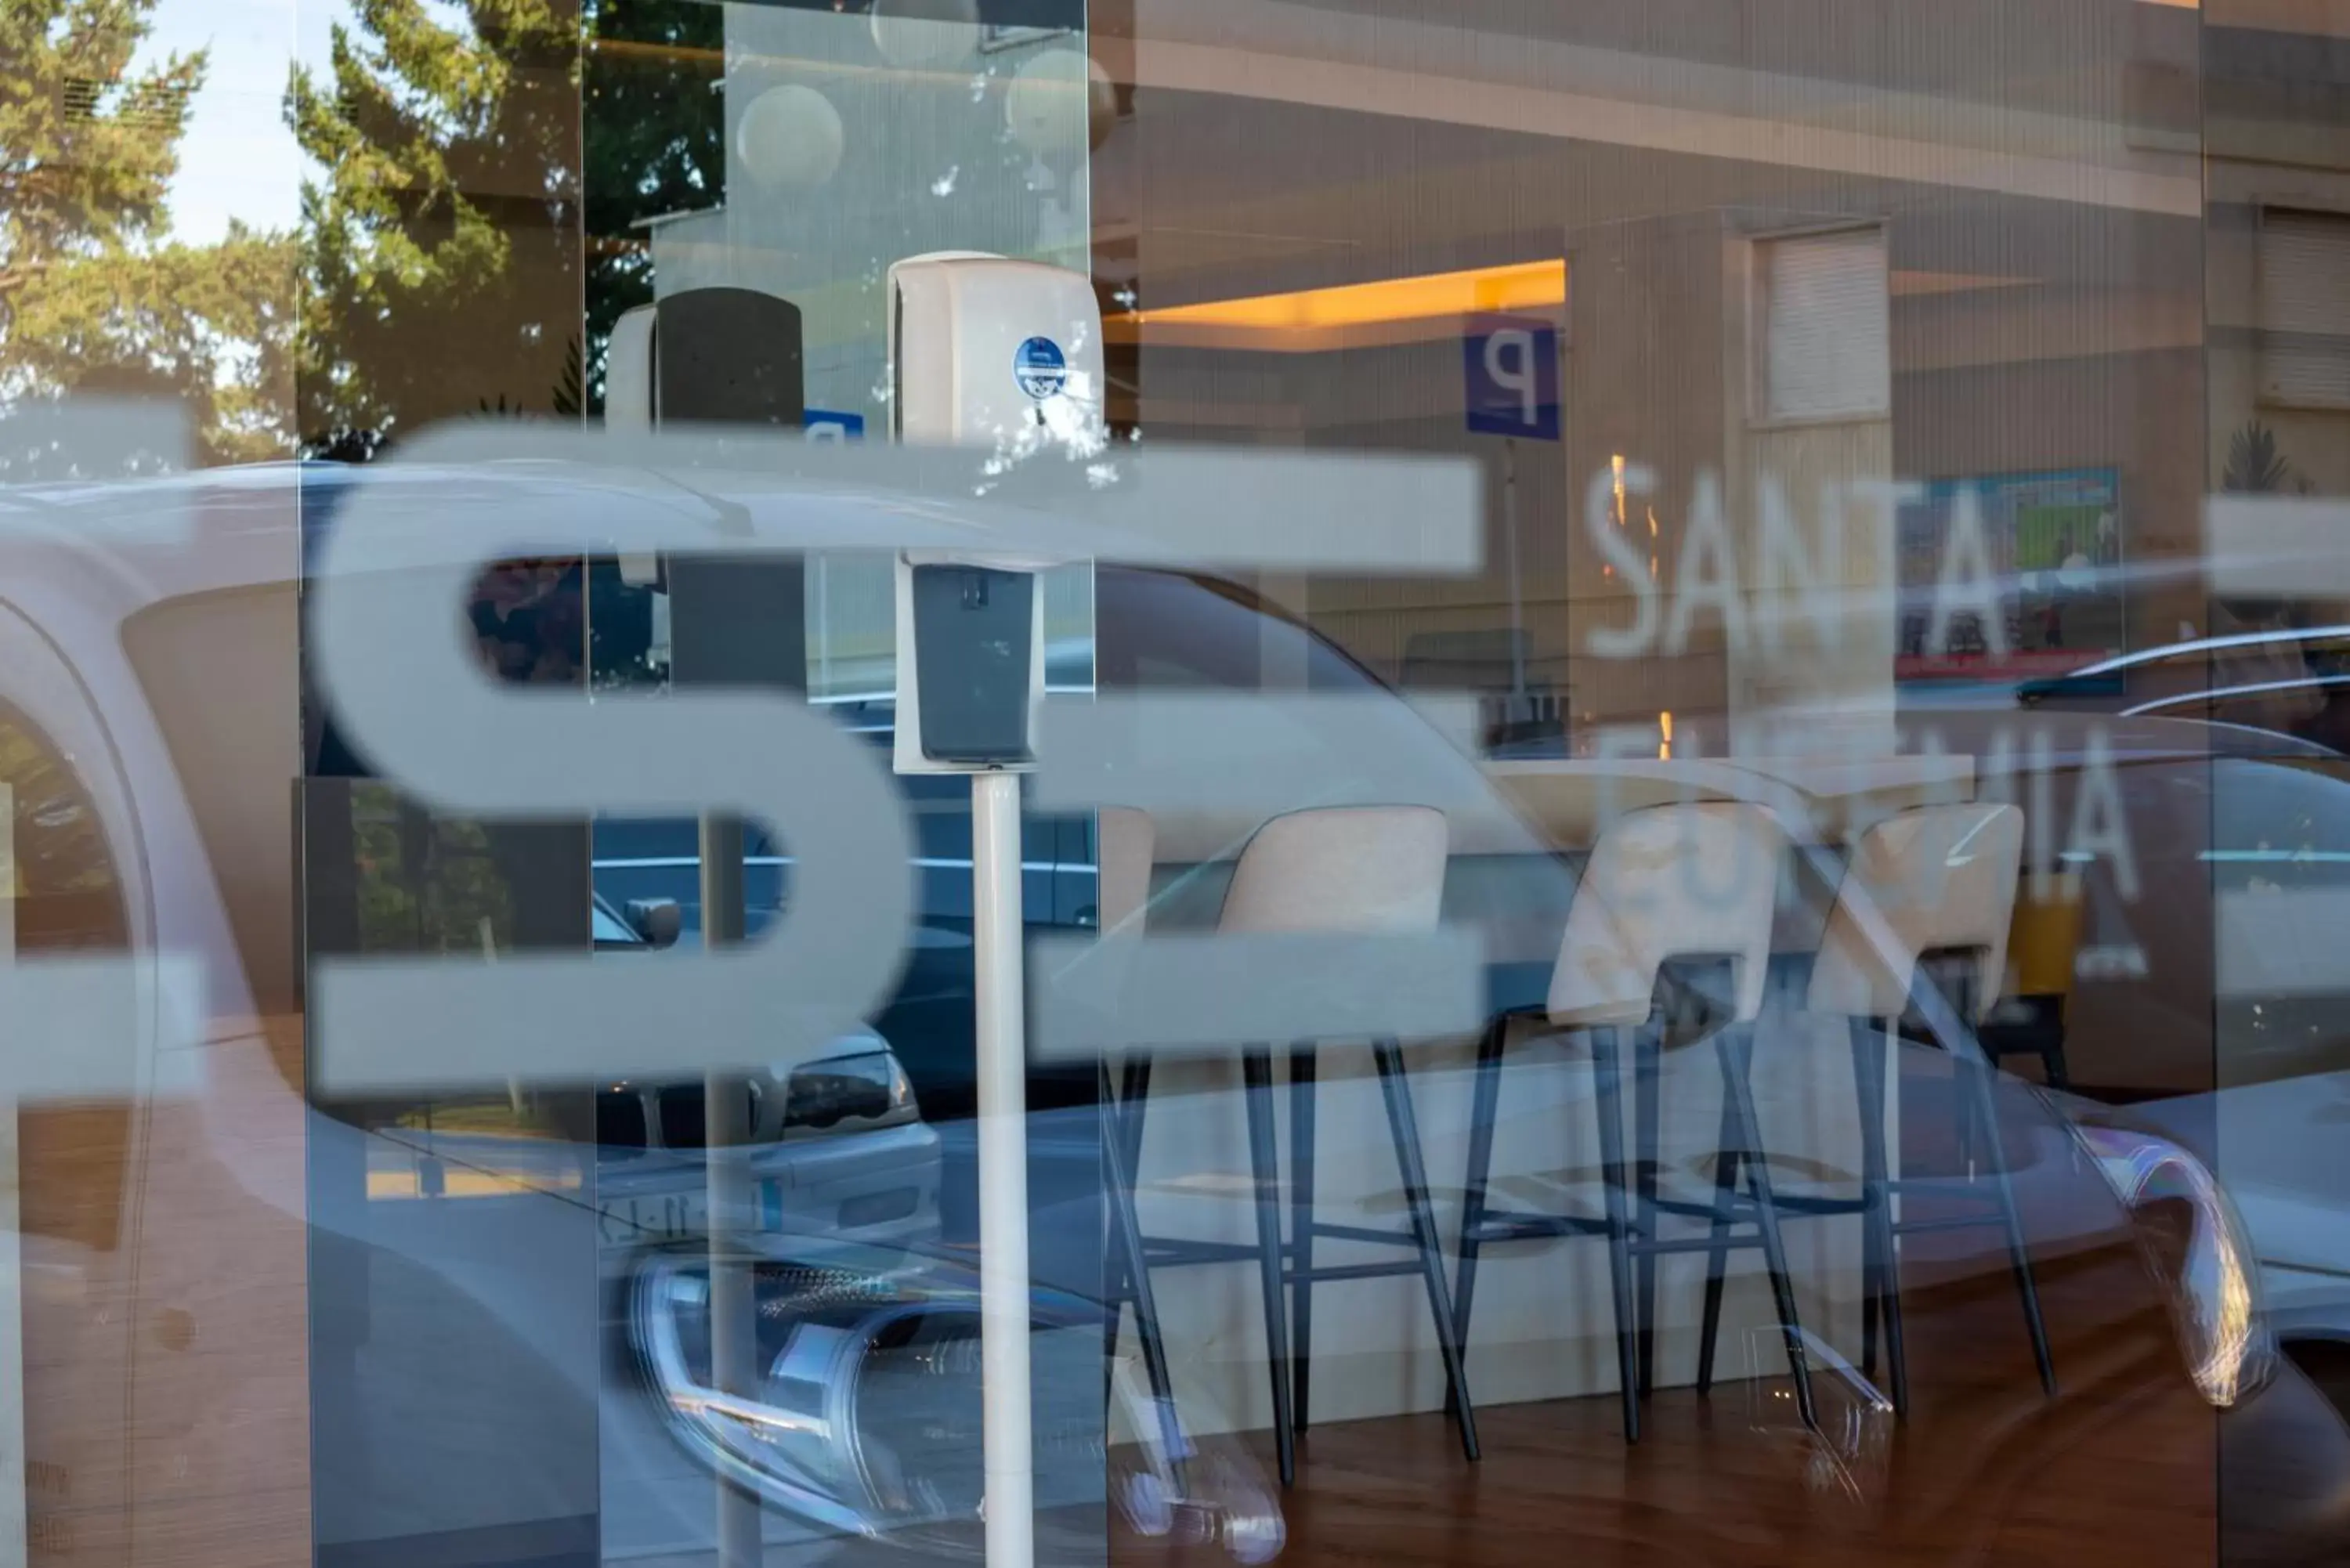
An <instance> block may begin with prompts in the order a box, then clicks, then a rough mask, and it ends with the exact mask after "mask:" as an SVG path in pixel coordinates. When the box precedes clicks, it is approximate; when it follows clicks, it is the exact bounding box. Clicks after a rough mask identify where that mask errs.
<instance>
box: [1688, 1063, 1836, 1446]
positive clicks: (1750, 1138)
mask: <svg viewBox="0 0 2350 1568" xmlns="http://www.w3.org/2000/svg"><path fill="white" fill-rule="evenodd" d="M1714 1040H1715V1049H1716V1051H1717V1052H1718V1053H1719V1054H1720V1056H1721V1076H1722V1093H1724V1094H1726V1095H1729V1096H1731V1097H1732V1098H1733V1100H1734V1102H1735V1104H1736V1106H1737V1108H1738V1122H1739V1146H1740V1147H1741V1148H1742V1149H1743V1150H1744V1151H1745V1153H1746V1158H1745V1160H1744V1162H1743V1163H1744V1165H1745V1168H1746V1188H1747V1191H1748V1193H1749V1194H1750V1195H1751V1196H1752V1198H1753V1199H1754V1219H1755V1224H1756V1227H1757V1229H1759V1230H1760V1231H1762V1233H1763V1236H1762V1239H1763V1262H1764V1264H1765V1265H1766V1266H1767V1267H1768V1269H1769V1270H1770V1273H1771V1294H1772V1295H1773V1298H1775V1299H1776V1301H1777V1303H1778V1308H1779V1327H1780V1330H1781V1332H1782V1333H1783V1334H1785V1336H1786V1340H1787V1364H1788V1368H1789V1371H1790V1372H1791V1374H1792V1375H1793V1376H1794V1384H1795V1408H1796V1410H1797V1412H1798V1413H1799V1414H1801V1415H1802V1417H1803V1418H1804V1426H1806V1427H1808V1428H1812V1429H1814V1431H1816V1430H1817V1429H1818V1428H1819V1424H1820V1422H1819V1412H1818V1409H1817V1408H1816V1407H1814V1404H1813V1402H1812V1374H1811V1366H1810V1365H1809V1363H1808V1362H1807V1360H1806V1359H1805V1357H1804V1330H1803V1324H1802V1320H1801V1318H1800V1317H1799V1316H1798V1314H1797V1313H1796V1308H1795V1282H1794V1276H1793V1275H1791V1274H1790V1273H1789V1272H1788V1271H1787V1249H1786V1245H1785V1243H1784V1241H1783V1240H1782V1239H1781V1237H1780V1234H1779V1210H1778V1205H1777V1204H1776V1202H1775V1201H1774V1200H1773V1198H1772V1193H1771V1165H1770V1161H1769V1160H1768V1159H1767V1158H1765V1157H1764V1154H1763V1131H1762V1118H1761V1117H1760V1116H1757V1115H1756V1114H1755V1110H1754V1091H1753V1087H1752V1082H1751V1075H1752V1069H1753V1062H1754V1051H1753V1042H1752V1039H1751V1037H1750V1036H1749V1034H1748V1032H1747V1031H1746V1029H1745V1028H1744V1027H1742V1026H1737V1025H1733V1026H1731V1027H1730V1028H1726V1029H1723V1030H1722V1031H1721V1032H1720V1033H1718V1034H1717V1035H1716V1036H1715V1037H1714Z"/></svg>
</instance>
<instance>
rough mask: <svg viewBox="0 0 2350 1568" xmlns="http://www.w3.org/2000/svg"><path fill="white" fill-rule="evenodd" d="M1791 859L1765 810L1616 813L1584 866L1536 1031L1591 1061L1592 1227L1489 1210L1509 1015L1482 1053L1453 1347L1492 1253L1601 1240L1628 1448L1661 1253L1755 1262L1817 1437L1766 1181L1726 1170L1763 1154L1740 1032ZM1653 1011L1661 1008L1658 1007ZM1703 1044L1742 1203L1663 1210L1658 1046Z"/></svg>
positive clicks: (1755, 1008) (1573, 1217) (1725, 1153)
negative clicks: (1704, 1233) (1691, 1226)
mask: <svg viewBox="0 0 2350 1568" xmlns="http://www.w3.org/2000/svg"><path fill="white" fill-rule="evenodd" d="M1786 847H1787V844H1786V837H1785V835H1784V834H1783V832H1782V831H1781V829H1780V827H1779V826H1778V824H1777V823H1776V822H1775V821H1774V820H1773V818H1772V816H1771V815H1770V814H1769V813H1768V812H1766V811H1764V810H1763V808H1762V807H1760V806H1757V805H1749V804H1745V803H1742V802H1707V803H1701V804H1679V805H1657V806H1649V807H1646V808H1644V809H1641V810H1638V811H1633V812H1628V813H1627V814H1626V815H1624V816H1622V817H1620V818H1619V819H1617V822H1616V823H1615V824H1614V825H1613V826H1610V827H1609V828H1608V829H1607V832H1606V833H1605V834H1604V835H1603V836H1601V838H1600V841H1599V844H1598V846H1597V847H1596V848H1595V849H1594V850H1593V851H1592V854H1591V858H1590V861H1589V862H1588V864H1587V865H1586V867H1585V868H1584V872H1583V877H1582V880H1581V882H1580V883H1579V884H1578V885H1577V887H1576V888H1575V901H1574V902H1573V903H1572V904H1571V905H1569V906H1568V909H1567V918H1566V929H1565V935H1564V937H1563V938H1562V939H1561V940H1560V943H1559V954H1558V963H1557V967H1556V968H1555V970H1554V971H1553V972H1552V977H1551V986H1550V993H1549V996H1548V998H1547V1000H1546V1002H1545V1005H1544V1009H1543V1014H1542V1015H1543V1016H1544V1017H1545V1018H1546V1019H1547V1021H1548V1022H1549V1023H1551V1024H1552V1025H1553V1026H1554V1027H1555V1028H1558V1029H1562V1030H1566V1031H1570V1032H1572V1033H1575V1034H1576V1035H1578V1036H1580V1037H1582V1038H1584V1039H1586V1040H1587V1041H1588V1043H1589V1044H1590V1047H1591V1053H1592V1065H1593V1075H1594V1078H1595V1086H1596V1113H1597V1118H1598V1124H1599V1147H1600V1155H1601V1165H1602V1181H1601V1185H1602V1189H1603V1192H1604V1197H1605V1201H1606V1211H1605V1213H1604V1214H1603V1215H1600V1216H1592V1215H1587V1214H1550V1213H1532V1212H1526V1211H1523V1210H1506V1209H1503V1208H1500V1207H1497V1206H1495V1205H1494V1204H1493V1203H1492V1199H1491V1196H1490V1178H1491V1175H1492V1158H1493V1133H1494V1126H1495V1122H1496V1119H1497V1116H1498V1114H1499V1110H1500V1105H1501V1072H1502V1057H1503V1046H1504V1044H1505V1043H1506V1038H1507V1032H1508V1025H1509V1023H1510V1022H1511V1015H1509V1014H1504V1015H1503V1016H1501V1017H1497V1018H1495V1019H1494V1020H1493V1021H1492V1023H1490V1024H1489V1025H1488V1027H1487V1029H1486V1031H1485V1034H1484V1037H1483V1038H1482V1040H1481V1041H1480V1042H1479V1044H1478V1048H1477V1068H1476V1087H1475V1098H1474V1105H1473V1109H1472V1112H1471V1121H1470V1142H1469V1174H1468V1183H1467V1198H1466V1202H1465V1206H1464V1209H1463V1211H1462V1215H1461V1272H1460V1279H1459V1283H1458V1284H1457V1285H1456V1287H1455V1289H1454V1292H1453V1300H1454V1309H1453V1310H1454V1322H1455V1324H1457V1336H1458V1337H1459V1338H1460V1339H1461V1341H1462V1342H1463V1343H1464V1344H1465V1343H1466V1341H1467V1339H1468V1334H1469V1316H1470V1311H1471V1306H1472V1304H1473V1303H1474V1301H1475V1297H1476V1284H1477V1265H1478V1262H1479V1258H1480V1255H1481V1254H1482V1251H1483V1250H1484V1249H1485V1248H1486V1247H1489V1246H1492V1245H1493V1244H1494V1243H1496V1242H1501V1241H1527V1240H1534V1239H1537V1238H1545V1237H1555V1236H1583V1235H1600V1236H1605V1237H1606V1238H1607V1262H1608V1272H1609V1284H1610V1286H1611V1289H1612V1293H1613V1296H1614V1302H1615V1320H1616V1350H1617V1373H1618V1376H1619V1378H1620V1380H1621V1392H1622V1397H1623V1402H1624V1436H1625V1438H1626V1440H1627V1441H1629V1442H1638V1440H1639V1437H1640V1397H1641V1396H1642V1394H1644V1393H1645V1392H1646V1391H1647V1390H1648V1387H1649V1386H1650V1385H1651V1384H1652V1382H1653V1380H1654V1372H1655V1359H1656V1345H1655V1334H1654V1323H1655V1316H1656V1314H1655V1298H1656V1259H1657V1258H1658V1257H1659V1255H1661V1254H1664V1253H1668V1252H1687V1251H1699V1250H1710V1249H1713V1248H1718V1247H1730V1246H1749V1247H1759V1248H1761V1249H1762V1251H1763V1258H1764V1262H1765V1266H1766V1267H1767V1269H1768V1271H1769V1273H1770V1276H1771V1289H1772V1294H1773V1299H1774V1301H1775V1303H1776V1306H1777V1311H1778V1314H1779V1324H1780V1327H1781V1330H1782V1331H1783V1334H1785V1336H1786V1341H1787V1355H1788V1361H1789V1365H1790V1366H1791V1368H1792V1370H1793V1373H1794V1384H1795V1395H1796V1399H1797V1402H1798V1407H1799V1408H1800V1410H1801V1412H1802V1415H1803V1417H1804V1423H1805V1424H1806V1425H1813V1424H1814V1423H1815V1421H1816V1417H1815V1414H1814V1407H1813V1403H1812V1386H1811V1376H1810V1369H1809V1367H1808V1366H1807V1365H1806V1363H1805V1361H1804V1345H1803V1333H1802V1327H1801V1324H1800V1322H1799V1320H1798V1316H1797V1312H1796V1304H1795V1293H1794V1281H1793V1279H1792V1278H1791V1276H1790V1275H1789V1272H1788V1270H1787V1260H1786V1251H1785V1248H1784V1246H1783V1244H1782V1241H1781V1235H1780V1229H1779V1215H1778V1204H1777V1202H1776V1199H1775V1195H1774V1193H1773V1189H1772V1185H1771V1177H1770V1171H1769V1168H1767V1166H1766V1165H1765V1164H1764V1162H1763V1160H1762V1159H1761V1158H1759V1152H1758V1154H1757V1157H1756V1158H1751V1159H1743V1160H1741V1159H1739V1158H1737V1153H1736V1151H1738V1150H1742V1149H1743V1150H1754V1151H1759V1150H1760V1149H1761V1147H1762V1134H1761V1128H1760V1124H1759V1121H1758V1118H1757V1116H1756V1113H1755V1108H1754V1098H1753V1094H1752V1084H1751V1072H1752V1063H1753V1051H1752V1023H1753V1022H1754V1020H1755V1019H1756V1018H1757V1017H1758V1016H1759V1015H1760V1014H1761V1012H1762V1011H1763V991H1764V982H1765V980H1766V974H1767V970H1768V967H1769V963H1770V957H1771V924H1772V916H1773V908H1774V905H1775V903H1776V899H1777V892H1778V882H1779V873H1780V868H1781V865H1782V863H1783V859H1784V857H1785V855H1786ZM1725 867H1728V868H1730V879H1729V881H1728V883H1727V885H1726V887H1722V888H1715V887H1709V886H1707V883H1708V882H1709V881H1710V880H1711V879H1717V878H1721V877H1722V876H1723V868H1725ZM1725 968H1726V969H1727V971H1728V976H1729V984H1728V986H1727V987H1726V988H1716V990H1717V992H1718V993H1717V994H1712V995H1707V994H1704V993H1703V992H1701V991H1700V990H1699V989H1697V988H1695V987H1693V986H1692V985H1691V983H1690V977H1692V976H1699V975H1702V974H1704V973H1705V972H1706V971H1709V970H1711V971H1715V972H1719V971H1721V970H1723V969H1725ZM1660 1000H1661V1001H1662V1002H1664V1003H1666V1004H1667V1005H1664V1006H1660V1005H1659V1002H1660ZM1692 1002H1694V1003H1698V1004H1700V1005H1699V1007H1698V1008H1697V1014H1698V1015H1697V1016H1696V1017H1695V1018H1694V1019H1692V1018H1691V1017H1690V1007H1689V1006H1687V1005H1686V1004H1689V1003H1692ZM1519 1016H1523V1014H1520V1015H1519ZM1692 1025H1693V1028H1692ZM1627 1033H1628V1034H1630V1035H1631V1036H1632V1037H1633V1047H1634V1052H1635V1063H1634V1079H1635V1084H1634V1108H1633V1113H1634V1122H1635V1124H1636V1131H1635V1139H1636V1159H1637V1166H1636V1167H1635V1168H1634V1169H1633V1170H1632V1171H1630V1172H1628V1173H1627V1165H1626V1159H1625V1150H1624V1126H1623V1114H1622V1092H1621V1091H1622V1076H1623V1059H1622V1055H1623V1037H1624V1036H1625V1035H1627ZM1709 1037H1710V1038H1711V1040H1712V1041H1713V1043H1714V1049H1715V1053H1716V1055H1717V1056H1718V1058H1719V1060H1720V1062H1721V1079H1722V1106H1723V1134H1722V1138H1721V1152H1720V1153H1719V1154H1718V1155H1717V1157H1716V1166H1717V1168H1718V1169H1727V1170H1730V1171H1731V1172H1733V1173H1734V1172H1735V1171H1736V1170H1738V1169H1739V1168H1741V1167H1742V1168H1743V1169H1744V1171H1745V1176H1746V1187H1747V1191H1746V1194H1745V1195H1744V1196H1743V1197H1740V1196H1739V1195H1737V1193H1736V1192H1735V1189H1734V1186H1733V1182H1734V1174H1733V1176H1732V1177H1731V1179H1728V1180H1725V1181H1723V1182H1722V1183H1721V1185H1720V1187H1719V1188H1718V1189H1717V1191H1716V1194H1715V1197H1714V1199H1713V1200H1712V1201H1711V1202H1710V1203H1705V1204H1695V1203H1689V1202H1684V1201H1679V1200H1672V1199H1664V1198H1661V1197H1659V1194H1658V1190H1657V1185H1658V1183H1657V1177H1658V1168H1657V1161H1658V1143H1659V1104H1658V1099H1659V1096H1658V1086H1659V1075H1660V1074H1659V1068H1660V1055H1661V1053H1662V1050H1663V1049H1664V1047H1665V1045H1666V1044H1667V1043H1668V1041H1669V1040H1670V1043H1671V1044H1674V1045H1676V1046H1681V1045H1688V1044H1696V1043H1697V1042H1698V1041H1700V1040H1702V1039H1705V1038H1709ZM1631 1189H1637V1193H1636V1199H1637V1203H1636V1210H1637V1211H1633V1210H1634V1205H1633V1203H1632V1202H1631V1201H1630V1200H1627V1191H1630V1190H1631ZM1664 1213H1692V1214H1695V1215H1697V1216H1699V1217H1701V1218H1707V1219H1711V1220H1714V1221H1715V1222H1716V1230H1715V1231H1714V1232H1713V1234H1711V1235H1710V1236H1709V1237H1708V1238H1706V1239H1703V1240H1699V1239H1696V1238H1689V1239H1682V1240H1674V1241H1667V1240H1664V1239H1662V1238H1660V1237H1659V1235H1658V1233H1657V1232H1658V1220H1659V1216H1660V1215H1661V1214H1664ZM1734 1224H1748V1225H1752V1227H1753V1234H1752V1236H1749V1237H1742V1238H1733V1237H1731V1236H1730V1235H1729V1234H1728V1228H1729V1227H1730V1226H1731V1225H1734ZM1636 1268H1637V1270H1638V1281H1637V1290H1636V1282H1635V1278H1634V1272H1635V1270H1636Z"/></svg>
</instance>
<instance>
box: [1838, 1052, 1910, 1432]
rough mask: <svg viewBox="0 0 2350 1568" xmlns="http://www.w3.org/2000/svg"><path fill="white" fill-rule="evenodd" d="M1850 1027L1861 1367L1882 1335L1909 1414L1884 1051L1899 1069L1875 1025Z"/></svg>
mask: <svg viewBox="0 0 2350 1568" xmlns="http://www.w3.org/2000/svg"><path fill="white" fill-rule="evenodd" d="M1851 1029H1852V1076H1853V1084H1854V1087H1855V1091H1856V1097H1857V1099H1858V1100H1859V1102H1860V1181H1861V1202H1862V1205H1863V1207H1862V1210H1861V1216H1860V1222H1861V1226H1862V1250H1861V1257H1862V1274H1863V1285H1862V1289H1863V1292H1864V1298H1863V1303H1862V1311H1863V1314H1864V1318H1865V1322H1864V1324H1863V1336H1864V1343H1863V1349H1862V1352H1861V1369H1862V1371H1864V1372H1866V1374H1868V1375H1869V1376H1876V1372H1877V1367H1876V1360H1877V1355H1876V1352H1877V1331H1878V1328H1879V1326H1880V1325H1881V1326H1882V1328H1883V1330H1884V1334H1885V1360H1886V1367H1887V1378H1888V1380H1889V1381H1890V1382H1891V1384H1892V1389H1891V1393H1892V1396H1893V1412H1894V1414H1895V1415H1896V1416H1907V1415H1908V1413H1909V1363H1908V1353H1907V1350H1906V1348H1905V1346H1904V1345H1903V1343H1902V1326H1901V1245H1900V1240H1899V1238H1898V1235H1896V1233H1895V1231H1894V1226H1893V1190H1892V1172H1891V1171H1890V1169H1889V1168H1888V1162H1887V1156H1886V1133H1885V1116H1886V1110H1885V1075H1886V1059H1887V1053H1893V1060H1894V1062H1895V1064H1896V1067H1897V1069H1898V1063H1899V1055H1898V1052H1899V1049H1900V1047H1899V1046H1898V1044H1895V1043H1894V1042H1893V1041H1892V1040H1890V1039H1889V1038H1887V1037H1886V1036H1883V1035H1880V1034H1879V1033H1877V1025H1876V1023H1874V1021H1872V1020H1870V1019H1866V1018H1856V1019H1854V1020H1853V1021H1852V1023H1851Z"/></svg>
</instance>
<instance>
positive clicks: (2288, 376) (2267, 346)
mask: <svg viewBox="0 0 2350 1568" xmlns="http://www.w3.org/2000/svg"><path fill="white" fill-rule="evenodd" d="M2260 255H2261V262H2260V265H2261V272H2260V291H2261V296H2260V326H2261V393H2262V397H2263V398H2264V399H2266V400H2269V401H2271V402H2277V403H2284V404H2289V405H2292V406H2293V407H2297V408H2314V409H2350V217H2344V216H2342V215H2340V214H2337V213H2298V212H2292V211H2286V210H2281V209H2274V208H2272V209H2270V210H2268V211H2266V212H2263V213H2262V214H2261V249H2260Z"/></svg>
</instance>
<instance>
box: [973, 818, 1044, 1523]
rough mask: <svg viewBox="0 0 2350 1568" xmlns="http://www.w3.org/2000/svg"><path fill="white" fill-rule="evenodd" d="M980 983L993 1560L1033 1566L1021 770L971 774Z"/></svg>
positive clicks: (983, 1332)
mask: <svg viewBox="0 0 2350 1568" xmlns="http://www.w3.org/2000/svg"><path fill="white" fill-rule="evenodd" d="M971 836H972V851H971V895H972V958H973V963H974V973H973V986H972V989H973V991H974V992H975V993H976V997H977V1005H978V1010H979V1051H978V1075H979V1085H978V1087H979V1269H980V1292H981V1300H980V1361H981V1366H982V1376H983V1396H982V1397H983V1401H984V1403H983V1428H982V1435H983V1443H984V1446H985V1452H986V1465H987V1503H986V1508H987V1521H986V1545H987V1568H1034V1564H1035V1560H1036V1542H1035V1477H1034V1474H1033V1470H1032V1466H1033V1459H1032V1449H1031V1446H1030V1438H1029V1382H1028V1335H1029V1296H1028V1116H1027V1109H1028V1106H1027V1101H1028V1028H1027V1017H1026V1004H1025V999H1024V992H1025V990H1026V985H1027V974H1026V971H1025V967H1024V954H1023V950H1022V943H1023V940H1024V939H1023V929H1022V919H1021V910H1020V775H1019V774H1013V773H1003V772H995V773H983V774H972V780H971Z"/></svg>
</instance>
